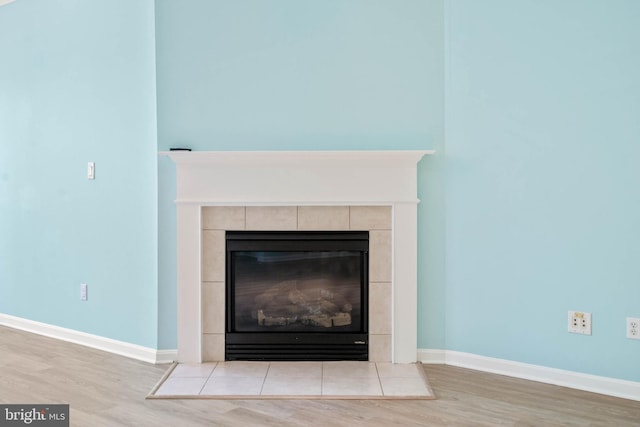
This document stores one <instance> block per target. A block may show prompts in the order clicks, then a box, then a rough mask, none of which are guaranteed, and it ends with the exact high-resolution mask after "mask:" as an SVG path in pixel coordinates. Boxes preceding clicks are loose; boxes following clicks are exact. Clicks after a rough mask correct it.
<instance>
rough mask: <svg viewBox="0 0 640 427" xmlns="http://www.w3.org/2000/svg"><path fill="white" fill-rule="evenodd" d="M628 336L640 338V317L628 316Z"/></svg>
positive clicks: (635, 338)
mask: <svg viewBox="0 0 640 427" xmlns="http://www.w3.org/2000/svg"><path fill="white" fill-rule="evenodd" d="M627 338H629V339H632V340H640V317H627Z"/></svg>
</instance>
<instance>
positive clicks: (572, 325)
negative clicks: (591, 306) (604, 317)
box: [568, 311, 591, 335]
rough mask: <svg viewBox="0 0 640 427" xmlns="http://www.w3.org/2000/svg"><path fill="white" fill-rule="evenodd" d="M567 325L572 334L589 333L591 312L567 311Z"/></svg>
mask: <svg viewBox="0 0 640 427" xmlns="http://www.w3.org/2000/svg"><path fill="white" fill-rule="evenodd" d="M568 326H569V328H568V329H569V332H571V333H572V334H582V335H591V313H585V312H584V311H569V325H568Z"/></svg>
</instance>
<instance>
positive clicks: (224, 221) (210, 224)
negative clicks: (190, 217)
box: [202, 206, 245, 230]
mask: <svg viewBox="0 0 640 427" xmlns="http://www.w3.org/2000/svg"><path fill="white" fill-rule="evenodd" d="M244 211H245V208H244V206H205V207H203V208H202V229H203V230H243V229H244Z"/></svg>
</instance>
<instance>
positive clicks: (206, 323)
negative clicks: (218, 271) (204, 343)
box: [202, 282, 225, 334]
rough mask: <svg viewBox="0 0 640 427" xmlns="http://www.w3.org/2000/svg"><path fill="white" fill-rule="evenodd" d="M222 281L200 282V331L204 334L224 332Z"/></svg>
mask: <svg viewBox="0 0 640 427" xmlns="http://www.w3.org/2000/svg"><path fill="white" fill-rule="evenodd" d="M224 298H225V284H224V282H205V283H203V284H202V332H203V333H205V334H223V333H224V331H225V330H224V324H225V318H224V314H225V313H224V308H225V301H224Z"/></svg>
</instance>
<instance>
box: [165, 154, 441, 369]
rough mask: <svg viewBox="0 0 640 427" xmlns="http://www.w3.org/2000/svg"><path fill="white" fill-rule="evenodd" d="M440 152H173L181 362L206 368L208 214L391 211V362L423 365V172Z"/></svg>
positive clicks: (179, 352)
mask: <svg viewBox="0 0 640 427" xmlns="http://www.w3.org/2000/svg"><path fill="white" fill-rule="evenodd" d="M432 153H433V151H430V150H421V151H395V150H394V151H257V152H256V151H169V152H161V153H160V154H161V155H167V156H169V157H170V158H171V159H172V160H173V161H174V162H175V164H176V179H177V183H176V184H177V185H176V205H177V249H178V251H177V252H178V260H177V263H178V265H177V271H178V273H177V274H178V278H177V279H178V359H179V361H180V362H193V363H199V362H201V361H202V342H201V341H202V338H201V337H202V333H201V331H202V314H201V306H202V305H201V282H202V280H201V271H202V259H201V258H202V246H201V212H202V207H203V206H279V205H292V206H304V205H307V206H313V205H315V206H322V205H324V206H330V205H333V206H339V205H349V206H355V205H363V206H366V205H384V206H391V207H392V216H393V219H392V241H393V242H392V252H393V259H392V299H393V301H392V349H391V352H392V355H391V358H392V361H393V362H395V363H412V362H415V361H416V359H417V204H418V202H419V200H418V198H417V164H418V162H419V161H420V159H421V158H422V157H423V156H424V155H427V154H432Z"/></svg>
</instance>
